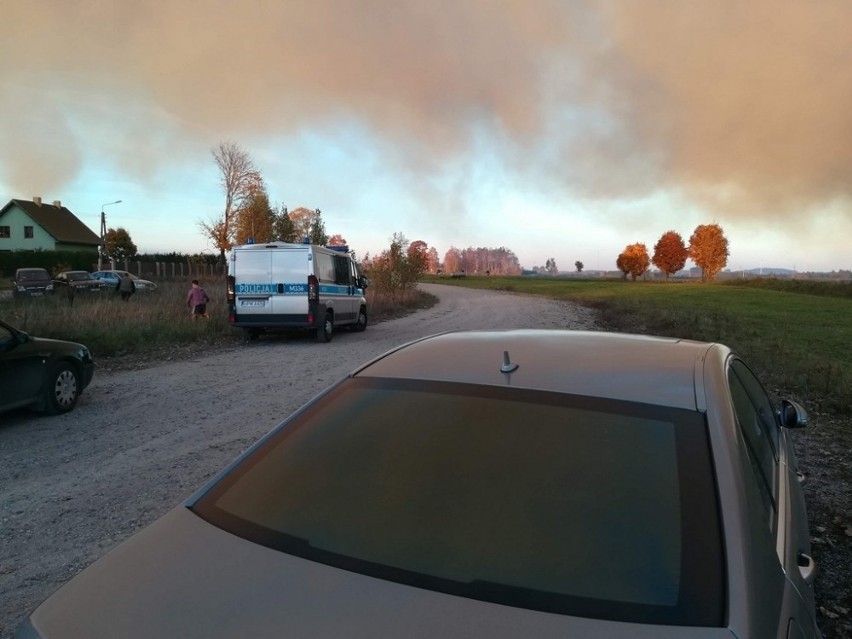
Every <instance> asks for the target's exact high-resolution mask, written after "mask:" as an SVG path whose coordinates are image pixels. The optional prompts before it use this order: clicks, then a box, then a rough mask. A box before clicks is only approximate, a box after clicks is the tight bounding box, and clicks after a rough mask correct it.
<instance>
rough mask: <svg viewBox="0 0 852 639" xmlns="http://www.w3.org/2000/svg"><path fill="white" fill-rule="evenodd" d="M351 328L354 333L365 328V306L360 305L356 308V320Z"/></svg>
mask: <svg viewBox="0 0 852 639" xmlns="http://www.w3.org/2000/svg"><path fill="white" fill-rule="evenodd" d="M352 330H353V331H355V332H356V333H361V332H362V331H366V330H367V307H365V306H362V307H361V308H360V309H358V321H357V322H355V324H353V326H352Z"/></svg>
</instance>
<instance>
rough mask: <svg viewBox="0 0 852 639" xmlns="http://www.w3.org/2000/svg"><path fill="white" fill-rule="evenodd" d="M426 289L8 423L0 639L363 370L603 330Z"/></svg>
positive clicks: (570, 315)
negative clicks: (409, 345) (439, 347)
mask: <svg viewBox="0 0 852 639" xmlns="http://www.w3.org/2000/svg"><path fill="white" fill-rule="evenodd" d="M423 289H424V290H426V291H428V292H430V293H433V294H435V295H437V296H438V297H439V298H440V303H439V304H438V305H437V306H435V307H433V308H431V309H429V310H426V311H419V312H417V313H416V314H414V315H411V316H408V317H405V318H402V319H397V320H393V321H388V322H384V323H382V324H379V325H376V326H370V327H368V329H367V331H366V332H365V333H346V332H340V333H338V334H337V335H336V336H335V338H334V340H333V341H332V342H331V343H329V344H318V343H316V342H315V341H314V340H313V339H310V338H298V339H284V338H279V337H272V338H269V339H262V340H260V341H259V342H256V343H251V344H249V345H246V346H244V347H240V348H233V349H228V350H225V351H219V352H213V353H210V352H204V353H200V354H199V355H198V356H197V357H194V358H191V359H183V360H181V361H172V362H164V363H160V364H157V365H155V366H151V367H147V368H143V369H141V370H134V371H122V372H114V373H108V372H104V371H100V370H99V371H97V372H96V374H95V379H94V381H93V382H92V385H91V386H90V387H89V388H88V389H87V390H86V392H85V393H84V394H83V396H82V397H81V398H80V403H79V404H78V406H77V408H76V409H75V410H74V411H73V412H71V413H69V414H67V415H62V416H58V417H41V416H38V415H35V414H32V413H28V412H16V413H9V414H5V415H0V637H2V639H6V638H8V637H11V636H12V633H13V630H14V628H15V627H16V626H17V624H18V623H19V622H20V621H21V620H22V619H23V618H24V617H25V616H26V615H28V614H29V612H30V610H31V609H32V608H34V607H35V606H36V605H38V604H39V603H40V602H41V601H42V600H43V599H45V598H46V597H47V596H48V595H50V594H51V593H52V592H53V591H54V590H56V588H58V587H59V586H60V585H62V584H63V583H64V582H65V581H67V580H68V579H70V578H71V577H73V576H74V575H75V574H76V573H78V572H79V571H80V570H82V569H83V568H85V567H86V566H87V565H89V564H90V563H91V562H92V561H94V560H95V559H97V558H98V557H100V556H101V555H103V554H104V553H105V552H107V551H108V550H109V549H110V548H112V547H113V546H115V545H116V544H118V543H119V542H121V541H123V540H124V539H126V538H127V537H129V536H130V535H131V534H132V533H134V532H136V531H138V530H139V529H140V528H142V527H143V526H145V525H147V524H149V523H150V522H152V521H153V520H154V519H156V518H158V517H159V516H160V515H162V514H164V513H165V512H166V511H167V510H168V509H170V508H171V507H172V506H174V505H176V504H178V503H180V502H181V501H182V500H183V499H185V498H186V497H188V496H189V495H190V494H192V493H193V492H194V491H195V490H196V489H197V488H199V487H200V486H201V485H202V484H203V483H204V482H205V480H207V479H209V478H210V477H211V476H212V475H213V474H215V473H216V472H217V471H219V470H220V469H221V468H223V467H224V466H225V465H226V464H227V463H228V462H230V461H231V460H232V459H233V458H234V457H236V456H237V455H238V454H239V453H240V452H241V451H243V450H245V448H246V447H248V446H249V445H250V444H252V443H253V442H254V441H255V440H257V439H258V438H259V437H260V436H262V435H264V434H265V433H266V432H267V431H269V430H270V429H271V428H272V427H273V426H275V425H276V424H277V423H278V422H280V421H281V420H283V419H284V418H285V417H286V416H287V415H289V414H290V413H291V412H293V410H295V409H296V408H298V407H299V406H300V405H302V404H303V403H304V402H305V401H307V400H308V399H310V398H311V397H312V396H314V395H315V394H316V393H318V392H319V391H321V390H323V389H324V388H326V387H327V386H329V385H330V384H332V383H333V382H335V381H337V380H338V379H340V378H341V377H343V376H344V375H346V374H347V373H349V372H350V371H351V370H352V369H354V368H355V367H356V366H358V365H359V364H361V363H363V362H365V361H367V360H369V359H371V358H373V357H375V356H377V355H380V354H381V353H383V352H385V351H387V350H389V349H390V348H393V347H394V346H397V345H399V344H402V343H405V342H408V341H411V340H413V339H417V338H419V337H422V336H425V335H429V334H432V333H439V332H443V331H448V330H461V329H481V328H485V329H488V328H536V327H540V328H572V329H594V328H595V316H594V312H593V311H591V310H589V309H587V308H583V307H578V306H574V305H572V304H569V303H565V302H555V301H550V300H545V299H540V298H532V297H523V296H519V295H516V294H513V293H502V292H494V291H475V290H471V289H458V288H455V287H448V286H439V285H423Z"/></svg>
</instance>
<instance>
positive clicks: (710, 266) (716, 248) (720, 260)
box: [688, 224, 730, 282]
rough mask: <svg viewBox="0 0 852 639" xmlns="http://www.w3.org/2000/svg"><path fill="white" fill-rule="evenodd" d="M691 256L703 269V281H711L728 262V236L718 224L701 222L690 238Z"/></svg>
mask: <svg viewBox="0 0 852 639" xmlns="http://www.w3.org/2000/svg"><path fill="white" fill-rule="evenodd" d="M688 250H689V257H690V258H692V261H693V262H695V263H696V264H697V265H698V267H699V268H700V269H701V281H702V282H710V281H712V280H714V279H715V278H716V274H717V273H718V272H719V271H721V270H722V269H723V268H725V265H726V264H727V263H728V256H729V255H730V252H729V251H728V238H726V237H725V232H724V231H723V230H722V227H721V226H719V225H718V224H700V225H699V226H697V227H695V231H693V233H692V237H690V238H689V249H688Z"/></svg>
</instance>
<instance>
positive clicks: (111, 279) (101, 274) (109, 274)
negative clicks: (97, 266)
mask: <svg viewBox="0 0 852 639" xmlns="http://www.w3.org/2000/svg"><path fill="white" fill-rule="evenodd" d="M125 276H126V277H129V278H130V279H131V280H133V283H134V284H135V285H136V290H137V291H156V290H157V285H156V284H155V283H154V282H152V281H151V280H145V279H142V278H141V277H139V276H137V275H134V274H133V273H131V272H130V271H116V270H112V271H95V272H94V273H92V277H94V278H95V279H98V280H101V281H102V282H105V283H106V285H107V286H111V287H116V286H118V282H119V280H120V279H121V278H122V277H125Z"/></svg>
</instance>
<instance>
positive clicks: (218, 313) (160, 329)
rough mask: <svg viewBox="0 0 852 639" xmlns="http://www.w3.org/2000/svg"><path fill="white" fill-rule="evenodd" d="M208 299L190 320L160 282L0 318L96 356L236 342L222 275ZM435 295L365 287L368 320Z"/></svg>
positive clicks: (33, 306)
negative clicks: (387, 295) (148, 288)
mask: <svg viewBox="0 0 852 639" xmlns="http://www.w3.org/2000/svg"><path fill="white" fill-rule="evenodd" d="M202 285H203V286H204V288H205V290H206V291H207V294H208V295H209V296H210V298H211V301H210V304H209V305H208V312H209V314H210V318H209V319H208V320H196V321H193V320H192V318H191V317H190V313H189V309H188V308H187V306H186V303H185V299H186V293H187V291H188V289H189V285H188V284H187V283H184V282H161V283H160V284H159V288H158V289H157V290H156V291H152V292H137V293H136V294H135V295H133V297H131V298H130V300H128V301H126V302H123V301H121V299H119V298H118V296H117V295H116V294H115V293H114V292H113V291H104V292H102V293H98V294H94V295H84V294H79V295H77V296H76V297H75V299H74V301H73V303H71V302H70V301H69V299H68V298H67V297H65V296H64V295H60V294H57V295H53V296H48V297H44V298H33V299H25V300H21V301H14V300H12V299H4V300H2V301H0V317H2V318H3V319H4V320H6V321H7V322H9V323H10V324H12V325H14V326H16V327H17V328H20V329H21V330H24V331H27V332H28V333H31V334H33V335H37V336H39V337H49V338H54V339H66V340H72V341H75V342H80V343H82V344H85V345H86V346H88V347H89V349H90V350H91V351H92V354H93V356H94V358H95V360H96V361H98V360H103V359H105V358H121V357H125V356H128V355H145V354H146V353H147V354H150V353H161V352H163V351H167V350H169V349H181V350H186V349H200V348H203V347H205V346H217V345H219V346H221V345H234V346H236V345H239V344H240V343H241V341H242V339H243V336H242V333H241V332H240V331H238V330H237V329H235V328H233V327H232V326H231V325H230V324H228V318H227V308H228V306H227V301H226V298H225V282H224V279H220V280H216V281H207V282H202ZM434 303H435V299H434V298H433V297H432V296H430V295H426V294H423V293H420V292H418V291H411V292H408V293H406V294H405V295H403V296H398V297H397V298H396V299H393V300H391V299H384V298H382V297H379V296H376V295H375V294H373V293H372V292H371V291H370V290H369V289H368V290H367V313H368V317H369V322H370V323H371V324H373V323H378V322H381V321H383V320H385V319H389V318H392V317H398V316H400V315H403V314H405V313H409V312H412V311H413V310H417V309H418V308H426V307H428V306H431V305H432V304H434Z"/></svg>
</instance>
